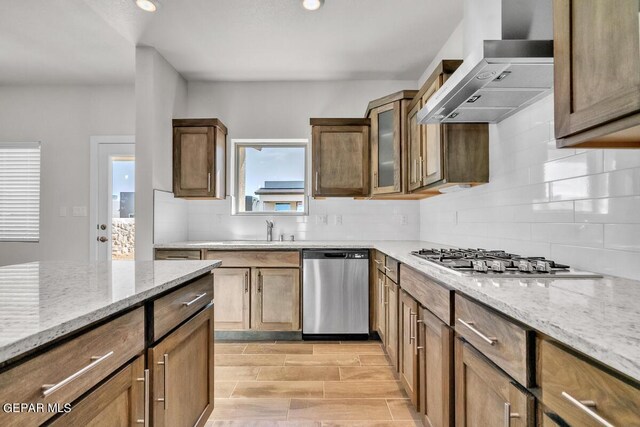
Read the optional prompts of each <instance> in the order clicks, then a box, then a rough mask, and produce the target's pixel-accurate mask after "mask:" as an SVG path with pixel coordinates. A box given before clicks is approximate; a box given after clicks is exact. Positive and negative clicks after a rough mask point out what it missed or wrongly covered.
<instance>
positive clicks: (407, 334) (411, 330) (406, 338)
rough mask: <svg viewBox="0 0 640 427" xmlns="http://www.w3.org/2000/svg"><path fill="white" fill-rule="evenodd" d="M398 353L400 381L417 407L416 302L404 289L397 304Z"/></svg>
mask: <svg viewBox="0 0 640 427" xmlns="http://www.w3.org/2000/svg"><path fill="white" fill-rule="evenodd" d="M398 315H399V325H398V327H399V331H398V337H399V346H398V347H399V354H398V372H399V374H400V382H401V383H402V386H403V387H404V389H405V391H406V392H407V395H408V396H409V398H410V399H411V403H413V405H414V406H415V407H418V397H419V396H418V395H419V393H418V390H419V380H418V345H417V332H418V331H417V330H418V303H417V302H416V300H414V299H413V298H412V297H411V295H409V294H408V293H406V292H405V291H402V290H401V291H400V305H399V312H398Z"/></svg>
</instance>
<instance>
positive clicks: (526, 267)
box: [518, 260, 536, 273]
mask: <svg viewBox="0 0 640 427" xmlns="http://www.w3.org/2000/svg"><path fill="white" fill-rule="evenodd" d="M518 270H520V271H524V272H525V273H533V272H534V271H536V268H535V266H534V265H533V264H532V263H531V262H529V261H526V260H522V261H520V262H519V263H518Z"/></svg>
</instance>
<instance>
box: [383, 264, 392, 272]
mask: <svg viewBox="0 0 640 427" xmlns="http://www.w3.org/2000/svg"><path fill="white" fill-rule="evenodd" d="M382 268H384V271H386V272H387V273H388V272H390V271H391V269H390V268H389V267H387V266H386V265H385V266H384V267H382Z"/></svg>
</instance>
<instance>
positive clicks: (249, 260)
mask: <svg viewBox="0 0 640 427" xmlns="http://www.w3.org/2000/svg"><path fill="white" fill-rule="evenodd" d="M206 258H207V259H219V260H221V261H222V267H295V268H298V267H300V252H298V251H207V256H206Z"/></svg>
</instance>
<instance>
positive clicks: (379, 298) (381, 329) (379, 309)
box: [372, 268, 387, 344]
mask: <svg viewBox="0 0 640 427" xmlns="http://www.w3.org/2000/svg"><path fill="white" fill-rule="evenodd" d="M372 274H373V275H374V283H375V286H376V289H377V292H376V331H378V335H380V340H381V341H382V343H383V344H386V342H387V309H386V307H387V288H386V285H385V276H384V273H383V272H382V271H380V270H378V269H377V268H376V269H374V271H373V273H372Z"/></svg>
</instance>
